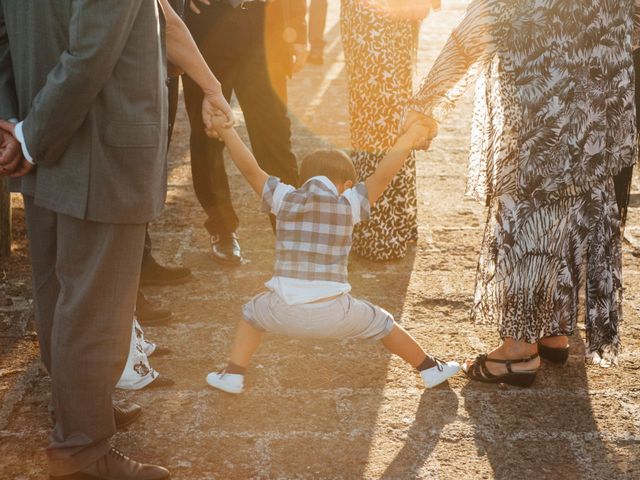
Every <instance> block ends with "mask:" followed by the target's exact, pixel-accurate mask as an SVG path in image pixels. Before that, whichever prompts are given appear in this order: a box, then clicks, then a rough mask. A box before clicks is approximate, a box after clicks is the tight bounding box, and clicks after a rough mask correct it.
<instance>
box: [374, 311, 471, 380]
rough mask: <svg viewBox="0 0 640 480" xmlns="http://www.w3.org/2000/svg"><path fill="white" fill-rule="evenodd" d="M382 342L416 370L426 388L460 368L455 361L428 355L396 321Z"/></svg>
mask: <svg viewBox="0 0 640 480" xmlns="http://www.w3.org/2000/svg"><path fill="white" fill-rule="evenodd" d="M382 344H383V345H384V346H385V347H387V348H388V349H389V350H390V351H391V352H392V353H395V354H396V355H398V356H399V357H401V358H402V359H403V360H404V361H405V362H407V363H409V364H410V365H411V366H412V367H414V368H415V369H416V370H418V371H419V372H420V376H421V377H422V380H423V381H424V384H425V386H426V387H427V388H432V387H435V386H436V385H440V384H441V383H442V382H444V381H446V380H447V379H448V378H449V377H451V376H452V375H455V374H456V373H458V371H459V370H460V365H459V364H458V363H457V362H442V361H440V360H438V359H437V358H435V357H432V356H431V355H428V354H427V353H426V352H425V351H424V350H423V349H422V347H421V346H420V345H418V342H416V341H415V340H414V339H413V337H412V336H411V335H409V334H408V333H407V332H406V331H405V329H404V328H402V327H401V326H400V325H398V324H397V323H394V324H393V329H391V332H390V333H389V335H387V336H386V337H384V338H383V339H382Z"/></svg>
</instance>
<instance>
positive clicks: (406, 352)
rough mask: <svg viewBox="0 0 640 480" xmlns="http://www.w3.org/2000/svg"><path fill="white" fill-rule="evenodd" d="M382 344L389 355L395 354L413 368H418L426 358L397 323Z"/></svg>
mask: <svg viewBox="0 0 640 480" xmlns="http://www.w3.org/2000/svg"><path fill="white" fill-rule="evenodd" d="M381 341H382V344H383V345H384V346H385V347H386V348H387V350H389V351H390V352H391V353H395V354H396V355H398V356H399V357H400V358H402V359H403V360H404V361H405V362H407V363H408V364H410V365H411V366H412V367H414V368H418V366H420V365H421V364H422V362H424V360H425V359H426V358H427V353H426V352H425V351H424V350H423V349H422V347H421V346H420V345H418V342H416V341H415V340H414V339H413V337H412V336H411V335H409V334H408V333H407V331H406V330H405V329H404V328H402V327H401V326H400V325H398V324H397V323H396V324H394V325H393V329H392V330H391V332H390V333H389V335H387V336H386V337H384V338H383V339H382V340H381Z"/></svg>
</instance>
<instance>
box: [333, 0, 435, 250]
mask: <svg viewBox="0 0 640 480" xmlns="http://www.w3.org/2000/svg"><path fill="white" fill-rule="evenodd" d="M434 3H435V2H434ZM437 3H438V5H439V1H438V2H437ZM430 6H431V1H430V0H418V1H415V0H393V1H389V2H387V3H385V4H382V3H381V2H378V3H376V2H374V1H368V0H342V6H341V7H342V8H341V14H340V27H341V28H340V31H341V34H342V43H343V46H344V55H345V61H346V68H347V75H348V78H349V115H350V128H351V145H352V148H353V154H352V158H353V161H354V163H355V166H356V170H357V172H358V175H359V177H360V179H365V178H367V177H369V176H370V175H371V174H372V173H373V172H374V171H375V169H376V167H377V166H378V163H379V162H380V160H381V159H382V157H383V156H384V154H385V153H386V152H387V151H388V150H389V149H390V148H391V146H392V145H393V142H394V141H395V138H396V136H397V133H398V127H399V124H400V117H401V113H402V109H403V108H404V105H405V104H406V102H407V101H408V100H409V99H410V98H411V95H412V91H413V83H412V81H413V73H414V68H415V63H416V62H415V60H416V52H417V47H418V30H419V27H420V20H421V19H423V18H424V17H426V16H427V14H428V13H429V10H430ZM416 214H417V200H416V162H415V157H414V156H413V155H412V156H411V157H410V158H409V159H408V160H407V162H406V164H405V166H404V167H403V169H402V170H401V171H400V173H399V174H398V175H396V177H395V178H394V179H393V182H391V184H390V185H389V187H388V188H387V190H386V191H385V192H384V194H383V196H382V198H381V199H380V200H379V201H378V202H377V203H376V205H374V206H373V207H372V211H371V219H370V220H369V221H367V222H362V223H360V224H359V225H358V226H357V227H356V230H355V231H354V235H353V250H354V251H355V252H356V253H357V254H358V255H361V256H363V257H365V258H368V259H370V260H376V261H385V260H391V259H395V258H402V257H404V256H405V254H406V252H407V246H408V244H409V243H410V242H414V241H416V239H417V237H418V225H417V220H416Z"/></svg>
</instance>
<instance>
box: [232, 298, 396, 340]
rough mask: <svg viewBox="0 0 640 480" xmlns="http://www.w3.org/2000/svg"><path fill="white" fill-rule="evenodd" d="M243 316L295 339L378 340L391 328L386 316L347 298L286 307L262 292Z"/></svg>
mask: <svg viewBox="0 0 640 480" xmlns="http://www.w3.org/2000/svg"><path fill="white" fill-rule="evenodd" d="M242 313H243V315H244V318H245V319H246V320H247V322H249V323H250V324H251V325H253V326H254V327H256V328H257V329H258V330H263V331H267V332H272V333H279V334H281V335H286V336H288V337H298V338H318V339H346V338H361V339H371V340H380V339H381V338H383V337H385V336H386V335H388V334H389V333H390V332H391V329H392V328H393V325H394V321H393V316H392V315H391V314H390V313H389V312H387V311H386V310H384V309H382V308H380V307H378V306H376V305H373V304H372V303H369V302H367V301H365V300H358V299H357V298H354V297H352V296H351V295H349V294H343V295H340V296H339V297H338V298H335V299H333V300H328V301H326V302H319V303H305V304H304V305H288V304H286V303H285V302H284V300H282V299H281V298H280V296H279V295H278V294H277V293H275V292H265V293H261V294H259V295H256V296H255V297H254V298H253V299H252V300H251V301H250V302H249V303H246V304H245V305H244V306H243V307H242Z"/></svg>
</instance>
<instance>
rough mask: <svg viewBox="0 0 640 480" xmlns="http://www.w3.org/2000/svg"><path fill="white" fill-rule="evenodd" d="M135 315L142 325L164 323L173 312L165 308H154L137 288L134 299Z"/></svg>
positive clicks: (169, 318)
mask: <svg viewBox="0 0 640 480" xmlns="http://www.w3.org/2000/svg"><path fill="white" fill-rule="evenodd" d="M136 316H137V317H138V321H139V322H140V323H141V324H142V325H143V326H150V325H164V324H166V323H168V322H169V320H171V317H172V316H173V314H172V313H171V310H167V309H166V308H154V306H153V305H152V304H151V303H150V302H149V300H147V297H145V296H144V294H143V293H142V292H141V291H140V290H138V299H137V301H136Z"/></svg>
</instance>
